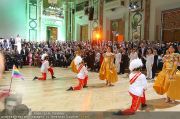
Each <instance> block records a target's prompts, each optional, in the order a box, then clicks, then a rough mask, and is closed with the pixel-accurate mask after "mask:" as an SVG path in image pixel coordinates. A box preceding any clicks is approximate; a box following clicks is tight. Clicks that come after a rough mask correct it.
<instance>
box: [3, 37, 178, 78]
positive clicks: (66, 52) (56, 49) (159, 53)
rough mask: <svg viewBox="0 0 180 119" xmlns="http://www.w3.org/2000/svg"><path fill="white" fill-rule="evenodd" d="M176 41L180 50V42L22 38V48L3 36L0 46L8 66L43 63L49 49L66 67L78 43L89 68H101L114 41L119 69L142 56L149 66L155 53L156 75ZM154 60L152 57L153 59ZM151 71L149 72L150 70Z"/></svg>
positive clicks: (55, 61)
mask: <svg viewBox="0 0 180 119" xmlns="http://www.w3.org/2000/svg"><path fill="white" fill-rule="evenodd" d="M171 44H173V45H174V46H175V50H176V51H175V52H177V53H179V52H180V43H179V42H173V43H158V42H148V41H136V42H111V41H107V42H102V43H91V42H80V41H74V42H51V43H50V42H26V41H22V49H21V51H20V52H18V51H17V46H16V43H15V38H10V39H8V40H7V39H6V40H5V39H0V50H1V52H3V53H4V55H5V59H6V65H5V66H6V70H9V69H11V68H12V66H13V65H14V64H15V65H16V66H17V67H20V68H22V67H23V66H24V65H29V66H35V67H36V66H37V67H39V66H40V65H41V55H42V54H43V53H48V55H49V60H50V63H51V64H52V65H53V66H54V67H64V68H67V67H68V66H69V65H70V63H71V61H72V60H73V58H74V57H75V54H74V52H75V50H76V49H77V47H78V46H81V48H82V57H83V59H84V61H85V63H86V64H87V66H88V69H89V70H90V71H96V72H98V70H99V68H100V66H101V63H102V61H103V54H104V53H105V52H106V47H107V46H109V45H111V46H112V48H113V52H114V53H115V64H116V65H117V72H118V73H119V74H124V73H125V72H126V71H127V70H126V69H128V65H129V62H130V61H132V60H133V59H135V58H137V57H139V58H141V59H142V61H143V63H144V69H147V67H146V65H147V64H146V62H147V60H148V59H150V58H148V56H150V55H151V57H152V56H153V62H152V63H153V65H152V76H151V77H149V78H150V79H151V78H154V76H155V73H156V72H157V70H161V68H162V66H163V61H162V58H163V56H164V55H165V54H166V53H167V48H168V47H169V46H170V45H171ZM151 60H152V59H151ZM147 73H148V72H147Z"/></svg>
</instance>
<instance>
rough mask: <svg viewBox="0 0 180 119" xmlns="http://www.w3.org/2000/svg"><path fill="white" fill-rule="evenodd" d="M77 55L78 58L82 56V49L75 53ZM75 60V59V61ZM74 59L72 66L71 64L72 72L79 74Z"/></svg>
mask: <svg viewBox="0 0 180 119" xmlns="http://www.w3.org/2000/svg"><path fill="white" fill-rule="evenodd" d="M75 54H76V57H77V56H80V54H81V50H80V48H78V49H77V51H76V52H75ZM76 57H75V58H76ZM75 58H74V59H75ZM74 59H73V60H72V62H71V64H70V67H71V70H72V72H74V73H78V69H77V67H76V65H75V63H74Z"/></svg>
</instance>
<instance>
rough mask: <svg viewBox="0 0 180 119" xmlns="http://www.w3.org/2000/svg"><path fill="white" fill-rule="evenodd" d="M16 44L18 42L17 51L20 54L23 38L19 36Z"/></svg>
mask: <svg viewBox="0 0 180 119" xmlns="http://www.w3.org/2000/svg"><path fill="white" fill-rule="evenodd" d="M15 42H16V46H17V50H18V52H19V54H20V52H21V49H22V48H21V38H20V37H19V35H17V37H16V40H15Z"/></svg>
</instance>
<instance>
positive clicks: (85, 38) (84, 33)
mask: <svg viewBox="0 0 180 119" xmlns="http://www.w3.org/2000/svg"><path fill="white" fill-rule="evenodd" d="M80 30H81V31H80V41H88V25H83V26H81V28H80Z"/></svg>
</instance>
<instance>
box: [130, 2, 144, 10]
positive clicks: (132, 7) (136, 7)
mask: <svg viewBox="0 0 180 119" xmlns="http://www.w3.org/2000/svg"><path fill="white" fill-rule="evenodd" d="M140 9H142V1H141V0H131V1H130V2H129V10H130V11H131V12H134V11H138V10H140Z"/></svg>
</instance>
